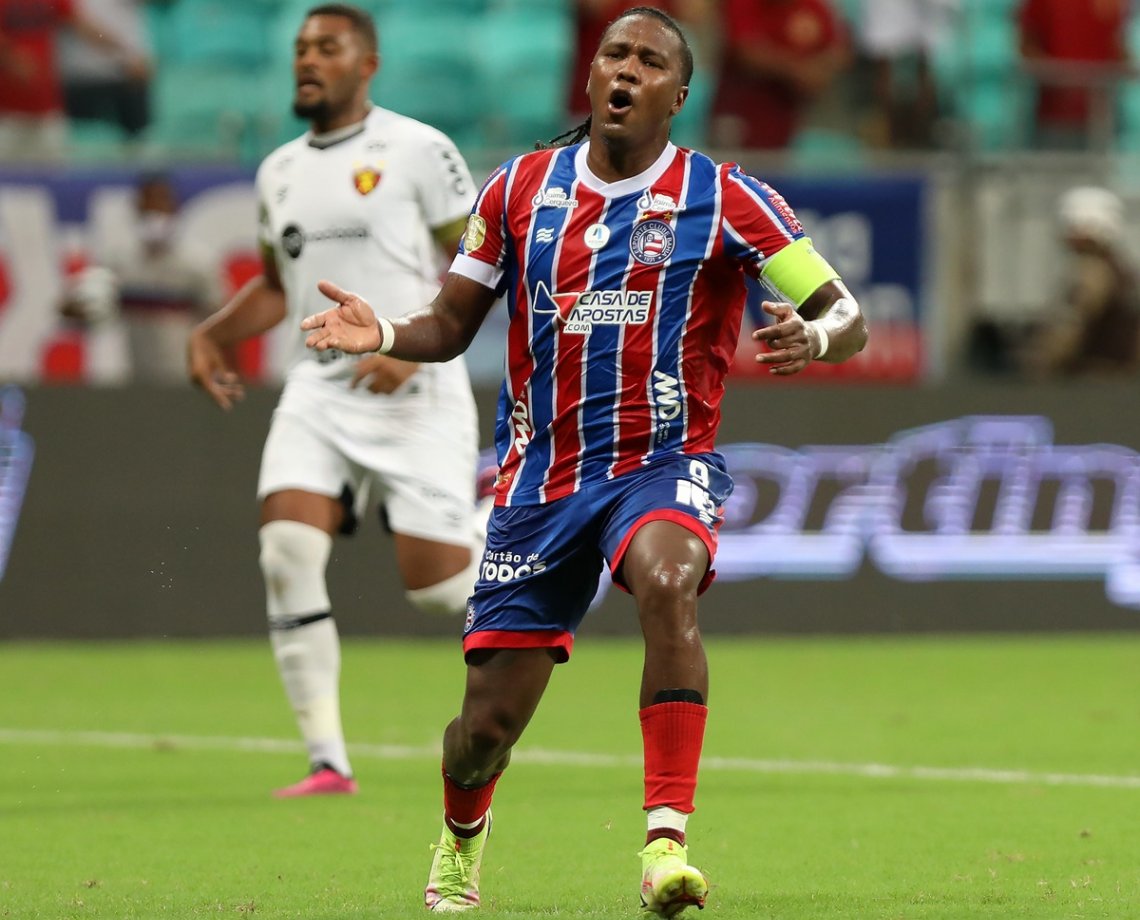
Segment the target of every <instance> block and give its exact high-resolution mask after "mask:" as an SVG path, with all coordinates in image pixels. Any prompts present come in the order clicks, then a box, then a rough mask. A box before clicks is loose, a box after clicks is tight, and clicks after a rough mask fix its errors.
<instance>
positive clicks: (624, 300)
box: [534, 281, 653, 335]
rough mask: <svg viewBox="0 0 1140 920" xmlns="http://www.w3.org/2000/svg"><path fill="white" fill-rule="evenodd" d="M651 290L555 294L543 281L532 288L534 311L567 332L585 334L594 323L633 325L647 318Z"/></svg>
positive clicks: (650, 303)
mask: <svg viewBox="0 0 1140 920" xmlns="http://www.w3.org/2000/svg"><path fill="white" fill-rule="evenodd" d="M652 306H653V292H652V291H574V292H572V293H567V294H558V293H555V292H553V291H551V290H550V289H549V288H548V287H547V286H546V284H545V283H544V282H542V281H540V282H538V287H537V288H535V292H534V312H535V313H538V314H548V315H552V316H554V321H555V323H557V324H558V325H560V326H561V327H562V331H563V332H565V333H568V334H575V335H588V334H589V333H590V332H591V331H593V328H594V326H595V325H599V326H637V325H641V324H642V323H644V322H645V321H646V320H648V319H649V310H650V308H651V307H652Z"/></svg>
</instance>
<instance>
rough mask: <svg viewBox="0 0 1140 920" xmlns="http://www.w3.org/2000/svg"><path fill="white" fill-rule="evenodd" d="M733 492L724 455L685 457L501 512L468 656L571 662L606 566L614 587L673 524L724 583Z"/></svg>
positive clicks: (467, 630)
mask: <svg viewBox="0 0 1140 920" xmlns="http://www.w3.org/2000/svg"><path fill="white" fill-rule="evenodd" d="M731 492H732V479H731V478H730V477H729V475H728V473H727V472H726V471H725V466H724V458H723V457H721V455H720V454H718V453H715V452H713V453H707V454H692V455H685V454H678V455H674V456H671V457H668V458H666V459H662V460H657V461H655V462H652V463H650V464H649V465H648V466H645V467H643V468H642V469H639V470H637V471H635V472H632V473H626V474H625V475H623V476H619V477H618V478H617V479H612V480H608V481H606V482H600V483H594V484H591V485H588V486H586V487H584V488H582V489H581V490H580V491H578V492H575V493H574V494H573V495H570V496H568V497H566V498H561V499H559V500H557V501H554V502H551V503H550V504H547V505H523V506H518V507H498V506H497V507H496V508H495V509H494V511H493V512H492V514H491V519H490V521H489V523H488V528H487V546H486V549H485V550H484V553H483V564H482V568H481V569H480V571H479V580H478V581H477V582H476V583H475V593H474V594H473V595H472V597H471V598H470V600H468V602H467V620H466V622H465V624H464V629H463V651H464V654H465V655H466V654H467V653H468V652H471V651H473V650H475V649H496V648H552V649H554V650H555V653H556V656H557V658H558V660H559V661H566V660H567V659H568V658H569V657H570V651H571V649H572V647H573V644H574V633H575V631H576V630H577V628H578V625H579V624H580V623H581V622H582V618H583V617H584V616H585V615H586V611H587V610H588V609H589V607H590V602H591V600H593V598H594V595H595V593H596V592H597V588H598V578H599V576H600V575H601V572H602V563H603V561H605V562H606V563H608V564H609V567H610V571H611V572H612V573H615V574H614V576H613V580H614V584H616V585H617V586H618V587H619V588H622V589H623V590H628V588H627V587H626V585H625V584H623V583H622V579H621V563H622V559H623V557H624V556H625V552H626V549H627V548H628V547H629V544H630V541H631V540H632V539H633V536H634V534H636V533H637V531H638V530H639V529H640V528H641V527H642V525H644V524H648V523H649V522H650V521H673V522H674V523H676V524H679V525H680V526H682V527H684V528H686V529H687V530H690V531H692V532H693V533H694V534H696V535H697V536H698V537H700V538H701V540H702V541H703V542H704V544H705V546H706V547H707V548H708V553H709V568H708V571H707V572H706V573H705V577H704V579H703V580H702V582H701V586H700V591H701V592H703V591H704V590H705V589H706V588H707V587H708V586H709V584H710V583H711V582H712V580H713V578H714V577H715V574H716V573H715V572H714V571H713V568H712V560H713V559H714V558H715V556H716V541H717V529H718V528H719V527H720V523H721V521H722V519H723V514H722V509H723V507H724V503H725V501H726V500H727V499H728V496H729V494H730V493H731Z"/></svg>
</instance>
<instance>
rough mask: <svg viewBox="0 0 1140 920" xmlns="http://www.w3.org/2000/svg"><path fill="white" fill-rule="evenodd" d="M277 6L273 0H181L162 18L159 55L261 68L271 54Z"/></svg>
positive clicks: (167, 59)
mask: <svg viewBox="0 0 1140 920" xmlns="http://www.w3.org/2000/svg"><path fill="white" fill-rule="evenodd" d="M276 8H277V4H275V3H272V2H270V0H243V2H242V3H232V2H227V0H179V2H178V3H176V4H174V5H173V6H172V7H171V8H170V9H169V10H168V11H167V12H166V13H165V15H163V16H161V17H160V18H159V19H158V20H157V22H158V23H159V27H160V35H159V36H158V37H157V38H158V41H157V48H158V50H159V55H158V57H159V60H161V61H162V62H163V63H164V64H165V63H181V64H219V65H222V66H226V67H231V68H236V67H244V68H248V69H253V68H257V67H261V66H262V65H264V64H265V63H266V62H267V61H268V60H269V58H270V54H271V49H270V48H269V36H270V35H271V34H272V31H273V30H272V29H271V28H270V25H271V23H272V22H273V18H274V17H273V14H274V12H275V10H276Z"/></svg>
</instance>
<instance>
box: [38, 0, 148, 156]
mask: <svg viewBox="0 0 1140 920" xmlns="http://www.w3.org/2000/svg"><path fill="white" fill-rule="evenodd" d="M146 2H147V0H78V3H79V7H80V9H82V10H83V12H84V13H86V14H87V15H89V16H90V17H91V19H93V20H95V21H96V22H98V23H100V24H101V25H102V26H103V27H104V28H105V29H106V30H107V32H108V34H110V35H113V36H114V37H115V40H116V41H117V42H118V44H119V46H120V47H121V48H127V49H130V52H131V54H132V55H133V58H126V57H124V56H123V54H122V53H120V52H119V51H117V50H112V49H111V48H108V47H107V46H106V45H105V44H98V43H95V42H92V41H91V40H90V38H88V37H86V36H84V35H83V34H82V33H81V32H79V31H77V30H75V29H67V30H66V31H64V32H63V34H62V35H61V36H60V76H61V77H62V81H63V101H64V109H65V111H66V112H67V116H68V117H69V118H71V119H74V120H90V121H103V122H107V123H109V124H113V125H118V126H119V127H120V128H122V130H123V133H124V134H126V135H127V136H128V137H135V136H136V135H137V134H138V133H139V132H140V131H142V129H143V128H145V127H146V126H147V124H148V122H149V121H150V106H149V92H148V82H149V81H148V78H149V74H148V73H147V72H146V71H145V70H140V69H139V68H138V67H137V66H134V67H132V60H133V61H135V62H138V61H145V60H147V59H148V58H150V56H151V55H150V41H149V36H148V34H147V25H146V18H145V16H144V15H143V7H144V6H145V5H146Z"/></svg>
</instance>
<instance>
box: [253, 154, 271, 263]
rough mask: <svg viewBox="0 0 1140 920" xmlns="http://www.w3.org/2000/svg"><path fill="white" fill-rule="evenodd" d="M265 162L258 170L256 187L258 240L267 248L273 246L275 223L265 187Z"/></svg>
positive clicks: (255, 181) (255, 180)
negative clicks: (270, 214) (270, 213)
mask: <svg viewBox="0 0 1140 920" xmlns="http://www.w3.org/2000/svg"><path fill="white" fill-rule="evenodd" d="M265 185H266V179H265V164H264V163H262V164H261V167H260V168H259V169H258V170H257V176H256V178H255V179H254V189H255V190H256V192H257V242H258V244H259V245H260V246H261V247H262V248H265V249H272V248H273V225H272V223H271V221H270V216H269V194H268V191H267V189H266V187H265Z"/></svg>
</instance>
